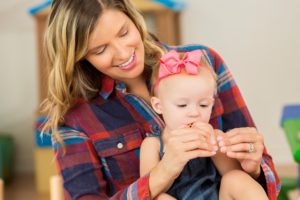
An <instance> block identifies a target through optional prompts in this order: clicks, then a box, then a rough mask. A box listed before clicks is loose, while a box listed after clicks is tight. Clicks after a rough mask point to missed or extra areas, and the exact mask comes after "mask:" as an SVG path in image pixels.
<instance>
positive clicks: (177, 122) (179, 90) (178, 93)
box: [154, 70, 216, 130]
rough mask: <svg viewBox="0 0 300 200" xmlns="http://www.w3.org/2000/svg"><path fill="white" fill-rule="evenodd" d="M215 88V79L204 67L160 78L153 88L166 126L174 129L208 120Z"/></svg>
mask: <svg viewBox="0 0 300 200" xmlns="http://www.w3.org/2000/svg"><path fill="white" fill-rule="evenodd" d="M215 87H216V86H215V80H214V79H213V77H212V75H211V74H210V72H209V71H207V70H201V73H200V74H198V75H187V74H185V73H181V74H177V75H172V76H169V77H167V78H164V79H163V80H161V82H160V83H159V85H158V88H157V98H158V102H159V105H158V106H159V107H158V108H159V110H160V113H161V114H162V115H163V118H164V121H165V123H166V128H167V129H168V130H174V129H177V128H182V127H186V126H187V125H188V124H190V123H194V122H196V121H198V122H199V121H200V122H208V121H209V119H210V115H211V111H212V107H213V105H214V93H215ZM154 98H156V97H154ZM154 106H155V105H154Z"/></svg>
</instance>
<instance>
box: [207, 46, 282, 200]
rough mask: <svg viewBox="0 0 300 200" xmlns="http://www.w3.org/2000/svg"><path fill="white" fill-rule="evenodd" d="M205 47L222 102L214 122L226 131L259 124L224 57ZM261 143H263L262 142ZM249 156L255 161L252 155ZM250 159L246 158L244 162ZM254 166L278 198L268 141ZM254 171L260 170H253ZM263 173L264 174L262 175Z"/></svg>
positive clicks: (270, 192)
mask: <svg viewBox="0 0 300 200" xmlns="http://www.w3.org/2000/svg"><path fill="white" fill-rule="evenodd" d="M201 48H203V47H201ZM205 51H206V52H207V56H208V58H209V60H210V61H211V63H212V65H213V67H214V69H215V71H216V73H217V75H218V99H219V102H220V103H219V104H217V105H215V109H214V110H215V111H214V114H213V115H214V116H213V119H212V122H213V123H214V124H215V128H219V129H222V130H223V131H224V132H226V131H229V130H231V129H235V128H239V127H255V124H254V122H253V120H252V117H251V115H250V113H249V110H248V108H247V106H246V103H245V101H244V99H243V97H242V95H241V93H240V90H239V88H238V86H237V84H236V83H235V81H234V79H233V77H232V75H231V73H230V71H229V69H228V68H227V66H226V64H225V63H224V61H223V59H222V58H221V57H220V56H219V55H218V54H217V53H216V52H215V51H214V50H212V49H210V48H206V49H205ZM238 132H239V133H240V135H242V137H244V138H245V137H247V136H246V134H245V135H243V132H245V131H238ZM246 132H247V131H246ZM250 132H252V133H255V134H257V135H258V136H257V137H258V139H259V138H261V137H262V136H261V135H259V134H258V132H257V131H250ZM261 144H262V145H263V143H262V142H261ZM259 146H260V144H259ZM254 156H255V157H257V155H254V154H253V155H252V157H253V160H255V159H256V158H254ZM247 160H248V161H250V162H251V159H247ZM250 162H248V163H250ZM248 163H245V162H244V164H245V165H244V166H246V165H247V164H248ZM259 165H260V166H259ZM254 168H255V170H257V169H259V170H260V169H262V171H261V172H260V171H259V172H260V173H261V174H258V175H259V178H258V181H259V182H260V184H261V185H262V186H263V187H264V188H265V189H266V190H267V193H268V196H269V198H270V199H271V200H273V199H274V200H275V199H276V196H277V194H278V193H279V190H280V183H279V178H278V175H277V173H276V170H275V167H274V164H273V161H272V157H271V156H270V155H269V154H268V152H267V150H266V148H265V147H264V145H263V151H262V159H261V160H260V162H259V163H258V166H257V167H253V169H254ZM253 173H256V172H254V171H253ZM250 174H251V173H250ZM262 174H263V175H264V176H262ZM263 177H264V178H263Z"/></svg>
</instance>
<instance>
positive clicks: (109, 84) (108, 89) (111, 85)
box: [99, 75, 151, 100]
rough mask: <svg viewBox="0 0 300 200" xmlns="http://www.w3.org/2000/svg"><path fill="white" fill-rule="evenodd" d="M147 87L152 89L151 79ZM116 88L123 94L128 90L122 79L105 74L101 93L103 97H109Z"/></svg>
mask: <svg viewBox="0 0 300 200" xmlns="http://www.w3.org/2000/svg"><path fill="white" fill-rule="evenodd" d="M147 87H148V90H149V91H150V87H151V86H150V80H147ZM114 89H116V90H118V91H119V92H121V93H122V94H125V93H126V91H127V88H126V85H125V83H124V82H122V81H118V80H114V79H112V78H111V77H109V76H106V75H104V76H103V77H102V80H101V88H100V92H99V95H100V96H101V97H102V98H103V99H105V100H106V99H108V98H109V96H110V95H111V94H112V93H113V91H114Z"/></svg>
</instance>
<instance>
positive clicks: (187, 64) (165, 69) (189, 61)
mask: <svg viewBox="0 0 300 200" xmlns="http://www.w3.org/2000/svg"><path fill="white" fill-rule="evenodd" d="M202 55H203V53H202V51H200V50H194V51H189V52H186V53H185V54H184V56H183V58H182V59H180V55H179V53H178V52H177V51H175V50H172V51H169V52H168V53H166V54H165V55H163V56H162V57H161V59H160V66H159V71H158V79H157V81H156V83H155V84H154V87H153V92H154V91H155V89H156V87H157V85H158V83H159V82H160V81H161V80H162V79H163V78H165V77H167V76H170V75H173V74H178V73H180V72H181V69H182V68H184V69H185V71H186V73H188V74H192V75H195V74H198V67H200V65H199V63H200V60H201V57H202Z"/></svg>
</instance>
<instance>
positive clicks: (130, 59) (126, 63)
mask: <svg viewBox="0 0 300 200" xmlns="http://www.w3.org/2000/svg"><path fill="white" fill-rule="evenodd" d="M133 58H134V53H133V54H132V56H131V57H130V58H129V60H128V61H127V62H125V63H123V64H120V65H118V66H119V67H126V66H127V65H129V64H130V63H131V62H132V61H133Z"/></svg>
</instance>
